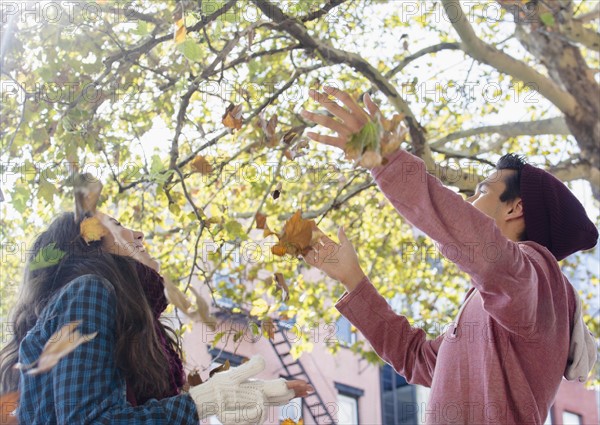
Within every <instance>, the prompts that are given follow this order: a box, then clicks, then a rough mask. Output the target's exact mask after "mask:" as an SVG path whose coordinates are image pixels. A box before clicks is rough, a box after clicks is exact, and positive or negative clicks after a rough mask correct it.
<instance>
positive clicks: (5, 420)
mask: <svg viewBox="0 0 600 425" xmlns="http://www.w3.org/2000/svg"><path fill="white" fill-rule="evenodd" d="M18 405H19V392H18V391H14V392H11V393H6V394H2V395H1V396H0V415H1V416H0V418H2V424H6V425H17V424H18V423H19V421H18V420H17V416H16V415H15V411H16V410H17V406H18Z"/></svg>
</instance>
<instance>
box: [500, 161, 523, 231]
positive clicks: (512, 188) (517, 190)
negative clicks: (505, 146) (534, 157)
mask: <svg viewBox="0 0 600 425" xmlns="http://www.w3.org/2000/svg"><path fill="white" fill-rule="evenodd" d="M524 166H525V157H524V156H522V155H516V154H513V153H507V154H506V155H503V156H502V157H500V159H499V160H498V162H497V163H496V169H497V170H515V171H516V173H512V174H511V175H509V176H508V177H506V178H505V179H504V183H505V184H506V189H505V190H504V192H502V193H501V194H500V201H501V202H508V201H512V200H513V199H516V198H519V197H521V170H522V169H523V167H524ZM526 232H527V229H525V231H523V233H522V234H521V235H520V237H519V240H522V241H524V240H527V233H526Z"/></svg>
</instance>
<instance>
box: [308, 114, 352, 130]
mask: <svg viewBox="0 0 600 425" xmlns="http://www.w3.org/2000/svg"><path fill="white" fill-rule="evenodd" d="M302 116H303V117H304V118H306V119H308V120H310V121H312V122H315V123H317V124H321V125H322V126H323V127H327V128H329V129H331V130H333V131H335V132H336V133H338V134H339V135H340V136H349V135H350V134H351V133H352V132H351V131H350V129H349V128H348V127H346V126H345V125H344V124H342V123H341V122H339V121H336V120H334V119H333V118H332V117H328V116H327V115H321V114H315V113H314V112H309V111H307V110H304V111H302Z"/></svg>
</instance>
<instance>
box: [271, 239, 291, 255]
mask: <svg viewBox="0 0 600 425" xmlns="http://www.w3.org/2000/svg"><path fill="white" fill-rule="evenodd" d="M271 252H272V253H273V254H275V255H277V256H279V257H283V256H284V255H285V254H286V253H287V249H286V248H285V246H283V245H281V242H280V243H278V244H277V245H273V246H272V247H271Z"/></svg>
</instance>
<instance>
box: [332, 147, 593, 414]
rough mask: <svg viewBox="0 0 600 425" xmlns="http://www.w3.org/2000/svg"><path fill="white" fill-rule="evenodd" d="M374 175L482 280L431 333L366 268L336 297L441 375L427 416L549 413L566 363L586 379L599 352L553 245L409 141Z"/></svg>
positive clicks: (376, 343)
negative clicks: (501, 214) (516, 225)
mask: <svg viewBox="0 0 600 425" xmlns="http://www.w3.org/2000/svg"><path fill="white" fill-rule="evenodd" d="M373 175H374V177H375V180H376V182H377V184H378V185H379V187H380V189H381V190H382V192H383V193H384V194H385V196H386V197H387V198H388V199H389V200H390V202H391V203H392V204H393V205H394V207H395V208H396V210H397V211H398V212H399V213H400V214H401V215H402V216H403V217H404V218H405V219H406V220H408V221H409V222H410V223H412V224H413V225H415V226H416V227H418V228H420V229H421V230H423V231H424V232H425V233H426V234H427V235H428V236H430V237H431V238H432V239H434V240H435V241H436V242H437V244H438V248H439V249H440V251H441V253H442V254H444V255H446V256H447V257H449V259H450V260H452V261H453V262H454V263H456V264H457V265H458V267H459V268H460V269H461V270H462V271H464V272H466V273H468V274H469V275H470V276H471V281H472V284H473V287H472V288H471V289H470V290H469V292H468V294H467V297H466V300H465V302H464V303H463V305H462V306H461V309H460V312H459V314H458V316H457V318H456V320H455V323H453V324H452V325H451V326H449V327H448V329H447V330H446V332H445V333H444V334H443V335H440V336H439V337H438V338H436V339H433V340H428V339H426V335H425V332H424V331H423V330H421V329H418V328H414V327H411V326H410V324H409V322H408V320H407V319H406V318H405V317H404V316H401V315H398V314H396V313H394V312H393V311H392V309H391V308H390V306H389V305H388V303H387V302H386V300H385V299H384V298H383V297H382V296H381V295H379V294H378V293H377V291H376V289H375V288H374V287H373V285H372V284H371V283H370V281H369V280H368V278H364V279H363V280H362V281H361V282H360V284H359V285H358V286H357V287H356V288H355V290H353V291H352V292H351V293H346V294H344V296H342V298H341V299H340V300H339V301H338V303H337V304H336V307H337V309H338V310H339V311H340V312H341V313H342V314H343V315H344V316H345V317H346V318H348V320H350V322H352V324H354V326H356V328H357V329H358V330H360V331H361V332H362V334H363V335H364V336H365V337H366V338H367V340H368V341H369V342H370V343H371V345H372V346H373V348H374V349H375V351H376V352H377V353H378V354H379V355H380V356H381V357H382V358H383V359H384V360H385V361H386V362H388V363H389V364H390V365H391V366H392V367H393V368H394V369H395V370H396V371H397V372H398V373H400V374H401V375H403V376H404V377H405V378H406V380H407V381H408V382H409V383H413V384H420V385H424V386H426V387H431V393H430V399H429V401H428V403H427V407H426V409H425V410H424V411H422V412H420V416H421V418H424V419H425V420H426V422H427V423H428V424H503V425H506V424H542V423H543V422H544V420H545V418H546V415H547V414H548V410H549V409H550V406H551V405H552V403H553V400H554V398H555V396H556V393H557V391H558V387H559V385H560V382H561V379H562V377H563V375H564V374H567V375H568V376H569V377H570V378H571V379H574V378H577V379H579V380H580V381H585V379H587V374H588V372H589V370H590V369H591V366H592V365H593V362H594V361H595V356H596V353H595V350H596V348H595V343H594V339H593V337H592V336H591V335H590V333H589V331H588V330H587V328H586V327H585V324H583V320H582V318H581V312H580V310H581V309H580V307H579V305H580V301H579V299H578V297H577V295H576V292H575V291H574V289H573V287H572V285H571V284H570V283H569V281H568V280H567V278H566V277H565V276H564V275H563V274H562V272H561V270H560V268H559V266H558V263H557V261H556V259H555V258H554V256H553V255H552V254H551V253H550V251H548V250H547V249H546V248H545V247H543V246H542V245H539V244H537V243H535V242H531V241H528V242H513V241H511V240H509V239H507V238H506V237H504V236H503V235H502V234H501V233H500V230H499V229H498V227H497V226H496V224H495V222H494V220H493V219H491V218H489V217H488V216H486V215H485V214H483V213H482V212H480V211H479V210H477V209H476V208H475V207H473V206H472V205H471V204H469V203H468V202H466V201H464V200H463V198H462V197H461V196H460V195H458V194H456V193H454V192H452V191H451V190H449V189H447V188H445V187H444V186H443V185H442V184H441V182H440V181H439V180H437V179H436V178H435V177H433V176H431V175H429V174H428V173H427V172H426V168H425V164H424V162H423V161H422V160H421V159H420V158H417V157H415V156H413V155H411V154H410V153H408V152H405V151H399V152H397V153H395V154H393V155H392V156H391V157H390V158H389V162H388V164H387V165H385V166H383V167H378V168H376V169H374V170H373ZM399 284H401V283H399ZM576 310H577V311H576ZM572 334H576V338H578V341H577V344H575V342H574V339H573V338H572ZM575 368H576V370H575Z"/></svg>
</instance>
